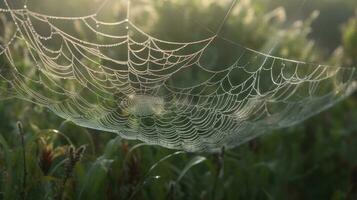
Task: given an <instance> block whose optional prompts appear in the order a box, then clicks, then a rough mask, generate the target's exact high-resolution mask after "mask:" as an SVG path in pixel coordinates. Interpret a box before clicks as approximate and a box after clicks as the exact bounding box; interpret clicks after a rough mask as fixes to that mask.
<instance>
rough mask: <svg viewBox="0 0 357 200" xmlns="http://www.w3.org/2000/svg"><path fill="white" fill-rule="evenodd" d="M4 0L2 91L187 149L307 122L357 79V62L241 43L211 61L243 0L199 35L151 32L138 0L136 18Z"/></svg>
mask: <svg viewBox="0 0 357 200" xmlns="http://www.w3.org/2000/svg"><path fill="white" fill-rule="evenodd" d="M4 2H5V5H6V8H3V9H0V13H1V15H2V16H3V18H2V20H3V21H10V23H11V24H10V25H9V24H7V25H6V27H5V31H4V33H3V37H2V38H3V39H2V40H1V41H2V43H1V46H0V56H1V57H2V58H4V59H5V60H6V62H4V63H2V64H1V68H0V82H1V83H0V97H4V98H7V97H16V98H20V99H24V100H27V101H31V102H33V103H36V104H39V105H42V106H44V107H47V108H49V109H50V110H52V111H53V112H54V113H56V114H57V115H59V116H61V117H63V118H65V119H68V120H71V121H73V122H74V123H76V124H78V125H80V126H84V127H88V128H93V129H98V130H104V131H109V132H114V133H118V134H120V135H121V136H122V137H124V138H127V139H138V140H141V141H144V142H147V143H150V144H158V145H161V146H164V147H167V148H174V149H184V150H186V151H215V150H218V149H220V148H221V147H222V146H226V147H228V148H230V147H235V146H237V145H239V144H242V143H245V142H247V141H249V140H251V139H252V138H255V137H257V136H259V135H261V134H263V133H265V132H268V131H271V130H273V129H279V128H283V127H289V126H292V125H294V124H297V123H299V122H301V121H303V120H304V119H306V118H308V117H310V116H312V115H314V114H316V113H318V112H320V111H322V110H324V109H326V108H328V107H330V106H332V105H333V104H335V103H336V102H338V101H340V100H341V99H343V98H345V97H346V96H348V95H350V94H351V93H352V92H354V91H355V89H356V88H357V83H356V72H355V69H354V68H343V67H333V66H324V65H318V64H311V63H305V62H300V61H295V60H289V59H284V58H279V57H274V56H271V55H267V54H264V53H261V52H258V51H254V50H252V49H249V48H245V47H242V46H238V45H236V48H238V49H239V51H237V55H236V58H235V62H234V63H233V64H231V65H228V66H225V67H223V68H222V67H219V69H217V68H214V67H212V66H207V65H206V64H205V63H204V62H203V60H204V59H203V57H205V56H206V53H207V49H208V48H209V47H210V46H211V45H213V43H215V42H217V41H223V40H225V39H224V38H222V37H220V35H219V33H220V31H221V29H222V27H223V25H224V23H225V21H226V20H227V17H228V16H229V14H230V12H231V9H232V8H233V7H234V4H235V2H234V1H233V4H232V5H231V7H230V9H229V11H228V12H227V15H226V16H225V18H224V19H223V21H222V23H221V25H220V26H219V28H218V31H217V32H215V33H214V34H212V36H209V37H207V38H206V39H202V40H197V41H192V42H170V41H165V40H161V39H159V38H155V37H153V36H151V35H149V34H147V33H146V32H145V31H144V30H142V29H140V28H139V27H138V26H136V25H135V24H134V23H133V22H132V21H131V20H130V12H129V11H130V1H128V2H129V3H128V10H127V17H126V19H124V20H121V21H115V22H106V21H102V20H100V19H98V17H97V15H98V12H100V10H101V9H102V7H103V6H104V4H105V3H106V2H105V3H103V4H102V6H100V7H99V9H98V10H97V12H95V13H94V14H90V15H86V16H81V17H63V16H61V17H59V16H50V15H46V14H41V13H38V12H34V11H31V10H30V9H28V8H27V6H26V4H25V6H24V7H23V8H20V9H15V8H12V7H11V5H10V4H9V1H7V0H5V1H4ZM64 27H66V28H64ZM71 27H75V28H71ZM78 27H79V28H78ZM40 29H41V30H43V29H46V30H47V33H46V34H43V33H41V32H43V31H41V30H40ZM78 29H80V30H85V31H83V33H85V36H84V35H83V34H81V33H79V32H78V31H77V30H78ZM11 30H12V31H11ZM24 57H26V58H27V59H24ZM197 74H199V76H198V75H197Z"/></svg>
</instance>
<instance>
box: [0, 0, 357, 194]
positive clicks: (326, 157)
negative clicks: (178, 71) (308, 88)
mask: <svg viewBox="0 0 357 200" xmlns="http://www.w3.org/2000/svg"><path fill="white" fill-rule="evenodd" d="M182 2H184V3H182V5H181V4H180V6H182V8H186V7H187V9H186V10H184V12H187V13H186V14H187V16H189V17H191V18H195V17H196V16H195V14H196V12H197V13H205V12H213V11H212V10H198V8H197V7H195V5H196V4H194V3H193V2H196V1H188V0H187V1H182ZM247 2H250V1H247ZM284 2H285V1H283V2H281V1H277V2H276V5H275V4H274V5H271V4H270V3H267V2H265V1H260V0H257V1H254V3H251V5H250V4H249V7H251V8H252V10H254V12H253V13H254V17H253V19H252V20H251V21H250V22H249V23H246V22H245V21H244V19H246V18H247V16H250V15H252V14H251V13H250V12H243V14H241V15H239V17H237V18H234V19H233V20H232V21H231V22H230V23H231V24H238V25H237V27H234V28H232V30H230V31H232V34H233V35H234V34H235V35H237V38H238V40H240V41H243V45H247V46H250V47H254V48H255V49H264V48H265V44H266V43H269V42H271V40H272V39H271V38H273V37H271V35H268V34H266V33H272V35H274V34H278V33H279V34H280V35H281V37H282V38H283V39H282V41H281V42H279V44H278V45H277V47H276V50H275V54H276V55H279V56H282V57H287V58H290V57H293V58H297V59H303V60H308V61H311V60H325V61H326V62H327V63H329V64H334V65H342V66H345V65H346V66H355V65H356V64H357V59H356V56H357V17H356V16H354V15H353V14H354V13H353V12H354V9H355V8H356V7H357V4H356V2H355V1H348V0H346V1H344V3H340V2H337V1H331V2H327V3H326V2H325V1H322V0H320V1H315V2H309V3H308V4H307V5H308V9H306V13H304V15H303V16H302V17H301V18H302V19H298V20H300V21H299V22H301V23H295V25H287V24H294V23H290V21H288V20H287V19H281V20H280V21H279V20H277V21H274V23H272V22H271V21H266V20H264V19H265V18H266V17H267V14H266V13H269V14H271V13H273V14H276V13H275V12H277V13H278V14H279V12H281V10H280V11H279V10H274V9H275V8H276V7H278V6H281V5H282V6H284V9H285V10H286V11H285V12H287V13H289V11H291V10H294V8H295V7H294V5H295V4H293V3H291V2H290V3H289V2H288V3H286V2H285V3H284ZM336 2H337V3H336ZM191 4H192V5H191ZM337 4H338V6H337ZM0 5H1V4H0ZM321 5H323V6H322V8H320V9H321V13H322V15H321V16H322V17H317V16H315V17H314V15H313V14H311V13H313V12H312V10H314V9H315V7H321ZM334 8H336V9H334ZM158 9H160V8H158ZM217 10H219V9H217ZM272 10H273V11H274V12H273V11H272ZM217 12H218V11H217ZM162 13H163V15H162V16H159V17H160V19H161V18H162V20H163V22H162V23H163V24H173V23H175V18H174V17H172V18H170V17H169V16H171V15H173V13H172V12H171V13H170V12H162ZM341 13H343V14H341ZM278 14H277V16H278V17H279V15H278ZM214 16H215V13H213V14H212V16H210V17H207V18H209V19H207V20H208V21H209V20H213V21H214V20H215V19H214ZM274 16H275V15H274ZM326 16H342V17H341V19H339V20H331V19H332V18H333V17H330V18H329V17H326ZM211 18H212V19H211ZM333 19H336V18H333ZM294 20H297V19H294ZM183 24H184V25H185V23H183ZM203 24H205V23H203ZM207 24H209V23H208V22H207ZM296 24H300V25H296ZM324 24H325V26H324ZM326 24H327V25H326ZM189 27H193V30H195V28H196V27H195V23H193V20H192V23H186V27H185V28H189ZM0 28H1V29H0V34H1V33H2V32H3V31H2V28H3V27H2V26H0ZM176 29H180V27H179V26H177V27H176ZM153 30H155V31H157V32H165V28H164V27H160V26H157V27H154V28H153ZM242 30H244V31H242ZM330 30H333V31H331V32H333V33H332V34H330V32H329V31H330ZM155 31H152V32H153V33H155ZM177 31H179V30H177ZM327 33H329V34H327ZM187 34H188V35H178V34H177V32H175V30H173V31H172V32H170V31H167V32H165V35H164V36H165V37H166V38H165V39H168V40H169V39H171V38H186V37H189V36H191V35H189V33H187ZM316 38H320V40H318V39H316ZM315 39H316V40H315ZM227 54H228V53H227ZM2 60H3V58H2V57H0V61H2ZM19 62H20V61H19ZM21 62H22V61H21ZM1 66H3V65H1ZM24 66H26V65H24ZM0 86H2V85H1V83H0ZM0 92H1V91H0ZM356 122H357V94H356V93H354V94H353V95H352V96H351V97H349V98H346V99H345V100H343V101H342V102H340V103H338V104H337V105H336V106H334V107H332V108H330V109H329V110H327V111H324V112H322V113H320V114H318V115H316V116H314V117H312V118H310V119H308V120H306V121H305V122H304V123H302V124H299V125H296V126H293V127H291V128H285V129H282V130H276V131H274V132H272V133H269V134H266V135H264V136H261V137H259V138H256V139H254V140H252V141H250V142H249V143H246V144H243V145H241V146H238V147H236V148H235V149H222V150H221V152H220V153H216V154H210V153H187V152H183V151H178V150H170V149H165V148H163V147H159V146H152V145H148V144H145V143H141V142H139V141H128V140H124V139H122V138H120V137H119V136H117V135H115V134H113V133H108V132H103V131H98V130H93V129H87V128H83V127H80V126H78V125H76V124H74V123H72V122H70V121H67V120H64V119H62V118H60V117H58V116H57V115H56V114H54V113H53V112H51V111H49V110H48V109H47V108H44V107H41V106H39V105H35V104H32V103H29V102H28V101H23V100H20V99H6V100H3V101H0V199H9V200H12V199H26V200H32V199H33V200H38V199H109V200H110V199H125V200H128V199H149V200H156V199H185V200H186V199H202V200H225V199H243V200H250V199H257V200H258V199H262V200H263V199H264V200H265V199H267V200H275V199H282V200H286V199H288V200H301V199H306V200H320V199H321V200H345V199H346V200H355V199H357V123H356Z"/></svg>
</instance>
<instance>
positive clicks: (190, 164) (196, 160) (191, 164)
mask: <svg viewBox="0 0 357 200" xmlns="http://www.w3.org/2000/svg"><path fill="white" fill-rule="evenodd" d="M205 160H207V158H206V157H203V156H196V157H194V158H192V159H191V160H190V162H188V163H187V164H186V166H185V168H183V170H182V171H181V173H180V175H179V177H178V178H177V179H176V184H177V183H178V182H180V181H181V179H182V177H183V176H185V174H186V173H187V172H188V170H190V169H191V168H192V167H194V166H195V165H198V164H200V163H202V162H203V161H205Z"/></svg>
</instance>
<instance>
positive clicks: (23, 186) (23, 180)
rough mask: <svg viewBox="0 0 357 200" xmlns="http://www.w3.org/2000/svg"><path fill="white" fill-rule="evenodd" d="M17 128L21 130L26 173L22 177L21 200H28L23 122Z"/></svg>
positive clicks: (25, 170) (25, 171) (18, 123)
mask: <svg viewBox="0 0 357 200" xmlns="http://www.w3.org/2000/svg"><path fill="white" fill-rule="evenodd" d="M17 127H18V129H19V134H20V139H21V147H22V159H23V164H24V168H23V169H24V172H23V177H22V191H21V199H23V200H24V199H26V195H25V194H26V193H25V190H26V179H27V167H26V151H25V139H24V130H23V127H22V123H21V122H17Z"/></svg>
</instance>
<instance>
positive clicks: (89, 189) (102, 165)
mask: <svg viewBox="0 0 357 200" xmlns="http://www.w3.org/2000/svg"><path fill="white" fill-rule="evenodd" d="M120 141H121V137H116V138H114V139H112V140H110V141H109V142H108V143H107V145H106V147H105V151H104V154H103V155H102V156H100V157H98V158H97V160H96V161H95V162H94V163H93V164H92V166H91V167H90V169H89V170H88V172H87V174H86V175H85V177H84V178H83V186H82V188H81V189H80V193H79V195H78V199H83V197H82V195H83V194H85V195H86V197H88V196H91V197H93V198H95V197H96V195H98V189H99V188H100V187H101V186H102V185H103V184H102V183H103V182H104V181H106V179H107V172H108V170H109V168H110V166H111V164H112V163H113V161H114V159H112V157H113V156H114V155H116V151H118V144H119V142H120Z"/></svg>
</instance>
